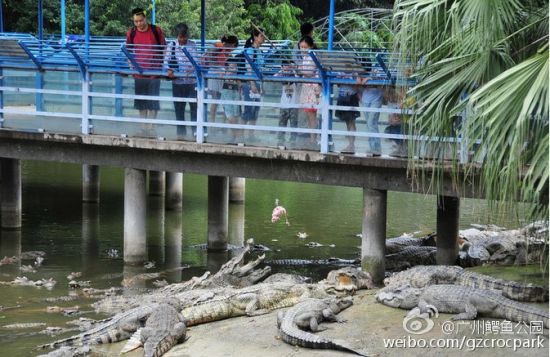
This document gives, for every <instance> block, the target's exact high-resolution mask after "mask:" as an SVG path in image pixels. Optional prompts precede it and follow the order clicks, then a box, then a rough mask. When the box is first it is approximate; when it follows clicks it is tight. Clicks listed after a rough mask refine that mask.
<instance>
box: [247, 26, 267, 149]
mask: <svg viewBox="0 0 550 357" xmlns="http://www.w3.org/2000/svg"><path fill="white" fill-rule="evenodd" d="M264 41H265V35H264V32H263V30H262V29H260V28H254V29H253V30H252V31H251V33H250V37H249V38H248V39H247V40H246V43H245V45H244V47H245V48H244V53H245V54H246V55H247V56H248V57H249V58H250V59H251V60H252V61H254V62H255V63H256V65H257V66H259V67H261V66H262V62H263V60H262V53H261V51H260V46H261V45H262V44H263V43H264ZM247 71H248V74H250V75H254V71H253V70H252V68H251V67H250V65H247ZM242 93H243V100H245V101H247V102H254V103H258V102H260V100H261V97H262V87H261V83H260V82H258V81H250V82H247V83H245V84H244V85H243V87H242ZM259 112H260V107H259V106H251V105H245V106H244V111H243V115H242V120H243V121H244V122H245V123H246V124H248V125H256V121H257V120H258V115H259ZM247 140H249V141H251V142H253V141H254V140H255V137H254V135H253V134H250V135H249V136H248V139H247Z"/></svg>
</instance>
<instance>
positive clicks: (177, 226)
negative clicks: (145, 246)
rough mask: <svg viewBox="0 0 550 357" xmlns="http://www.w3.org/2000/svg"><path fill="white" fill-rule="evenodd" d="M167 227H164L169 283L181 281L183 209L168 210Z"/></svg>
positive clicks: (167, 278)
mask: <svg viewBox="0 0 550 357" xmlns="http://www.w3.org/2000/svg"><path fill="white" fill-rule="evenodd" d="M165 222H166V228H165V229H164V241H165V242H166V245H165V253H164V254H165V257H166V268H167V273H166V280H168V282H169V283H179V282H180V281H181V276H182V271H181V269H178V268H180V267H181V247H182V241H183V216H182V213H181V211H171V212H166V220H165Z"/></svg>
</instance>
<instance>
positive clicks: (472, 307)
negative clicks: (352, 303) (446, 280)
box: [376, 284, 548, 328]
mask: <svg viewBox="0 0 550 357" xmlns="http://www.w3.org/2000/svg"><path fill="white" fill-rule="evenodd" d="M376 299H377V301H378V302H380V303H382V304H384V305H387V306H391V307H399V308H402V309H412V308H415V307H418V308H419V309H420V313H427V312H429V309H430V308H431V307H435V308H436V309H437V311H438V312H444V313H451V314H456V315H454V316H453V317H452V320H473V319H475V318H476V317H478V316H484V317H492V318H497V319H506V320H510V321H515V322H525V323H532V322H535V321H542V323H543V324H544V327H546V328H548V312H547V311H543V310H541V309H537V308H535V307H532V306H530V305H528V304H524V303H520V302H517V301H514V300H510V299H508V298H505V297H504V296H502V295H501V294H500V293H498V292H495V291H491V290H483V289H479V288H474V287H469V286H460V285H449V284H442V285H431V286H428V287H426V288H424V289H421V288H414V287H411V286H410V285H404V286H401V287H397V288H393V289H390V290H386V289H384V290H382V291H380V292H378V294H377V295H376Z"/></svg>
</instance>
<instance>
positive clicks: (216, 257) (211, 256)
mask: <svg viewBox="0 0 550 357" xmlns="http://www.w3.org/2000/svg"><path fill="white" fill-rule="evenodd" d="M228 259H229V251H227V250H225V251H211V252H210V251H209V252H207V253H206V270H208V271H209V272H211V273H212V274H215V273H216V272H217V271H218V270H220V268H221V266H222V265H223V264H224V263H225V262H227V260H228Z"/></svg>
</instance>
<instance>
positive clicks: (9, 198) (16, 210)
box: [0, 159, 21, 229]
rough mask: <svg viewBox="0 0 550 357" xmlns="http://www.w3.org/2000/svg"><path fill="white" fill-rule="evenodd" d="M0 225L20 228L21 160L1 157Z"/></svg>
mask: <svg viewBox="0 0 550 357" xmlns="http://www.w3.org/2000/svg"><path fill="white" fill-rule="evenodd" d="M0 170H1V171H0V182H2V185H1V187H0V216H2V218H1V221H0V223H1V224H0V225H1V226H2V228H5V229H18V228H21V161H20V160H17V159H1V165H0Z"/></svg>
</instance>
